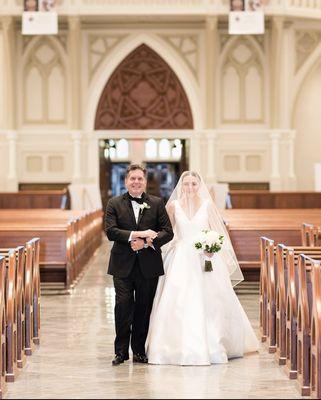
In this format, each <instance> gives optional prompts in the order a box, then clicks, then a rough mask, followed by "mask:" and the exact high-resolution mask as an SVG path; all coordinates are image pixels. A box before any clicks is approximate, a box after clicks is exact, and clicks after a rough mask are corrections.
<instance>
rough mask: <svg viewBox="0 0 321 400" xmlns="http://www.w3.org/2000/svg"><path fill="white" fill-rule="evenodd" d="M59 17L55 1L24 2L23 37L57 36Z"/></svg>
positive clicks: (37, 0)
mask: <svg viewBox="0 0 321 400" xmlns="http://www.w3.org/2000/svg"><path fill="white" fill-rule="evenodd" d="M57 33H58V15H57V12H56V11H55V0H24V12H23V13H22V34H23V35H56V34H57Z"/></svg>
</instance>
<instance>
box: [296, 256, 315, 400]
mask: <svg viewBox="0 0 321 400" xmlns="http://www.w3.org/2000/svg"><path fill="white" fill-rule="evenodd" d="M320 259H321V256H320ZM315 263H317V261H315V260H313V259H311V258H310V257H307V256H305V255H303V254H300V256H299V296H298V312H297V314H298V329H297V341H298V344H297V369H298V375H297V379H298V381H299V387H300V392H301V396H309V395H310V359H311V313H312V303H313V299H312V269H313V266H314V264H315Z"/></svg>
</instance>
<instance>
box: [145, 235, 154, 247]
mask: <svg viewBox="0 0 321 400" xmlns="http://www.w3.org/2000/svg"><path fill="white" fill-rule="evenodd" d="M146 243H147V244H148V246H153V239H152V238H151V237H149V238H146Z"/></svg>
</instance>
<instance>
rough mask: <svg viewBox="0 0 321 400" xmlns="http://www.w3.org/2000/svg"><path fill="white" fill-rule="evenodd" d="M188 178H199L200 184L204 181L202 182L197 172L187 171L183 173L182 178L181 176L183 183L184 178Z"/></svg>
mask: <svg viewBox="0 0 321 400" xmlns="http://www.w3.org/2000/svg"><path fill="white" fill-rule="evenodd" d="M186 176H194V177H195V178H197V179H198V180H199V181H200V182H201V181H202V180H201V177H200V176H199V175H198V173H197V172H194V171H185V172H183V173H182V176H181V179H182V181H183V180H184V178H185V177H186Z"/></svg>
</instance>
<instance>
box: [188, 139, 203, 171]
mask: <svg viewBox="0 0 321 400" xmlns="http://www.w3.org/2000/svg"><path fill="white" fill-rule="evenodd" d="M200 136H201V135H200V133H199V132H197V133H196V132H195V133H193V137H191V139H190V147H189V169H190V170H192V171H196V172H199V173H201V160H200V149H201V137H200Z"/></svg>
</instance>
